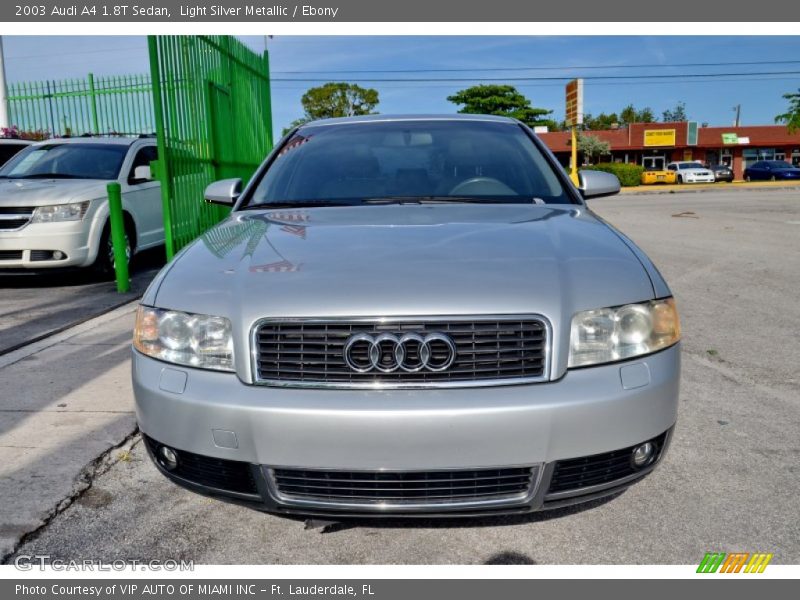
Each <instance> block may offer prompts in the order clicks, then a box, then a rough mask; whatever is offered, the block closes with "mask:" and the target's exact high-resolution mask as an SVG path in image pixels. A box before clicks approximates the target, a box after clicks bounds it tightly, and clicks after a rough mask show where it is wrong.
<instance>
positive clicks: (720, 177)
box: [708, 165, 733, 183]
mask: <svg viewBox="0 0 800 600" xmlns="http://www.w3.org/2000/svg"><path fill="white" fill-rule="evenodd" d="M708 170H709V171H711V172H712V173H714V181H727V182H728V183H730V182H732V181H733V169H731V168H730V167H729V166H728V165H709V167H708Z"/></svg>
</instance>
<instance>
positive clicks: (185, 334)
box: [133, 306, 233, 371]
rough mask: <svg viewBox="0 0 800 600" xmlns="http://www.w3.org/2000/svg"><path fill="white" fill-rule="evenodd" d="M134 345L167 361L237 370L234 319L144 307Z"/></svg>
mask: <svg viewBox="0 0 800 600" xmlns="http://www.w3.org/2000/svg"><path fill="white" fill-rule="evenodd" d="M133 346H134V348H136V349H137V350H138V351H139V352H141V353H142V354H146V355H147V356H152V357H153V358H158V359H160V360H164V361H167V362H171V363H175V364H179V365H186V366H189V367H197V368H200V369H214V370H217V371H233V338H232V337H231V322H230V321H229V320H228V319H226V318H225V317H212V316H210V315H197V314H192V313H185V312H180V311H175V310H163V309H160V308H152V307H150V306H140V307H139V310H137V311H136V325H135V326H134V330H133Z"/></svg>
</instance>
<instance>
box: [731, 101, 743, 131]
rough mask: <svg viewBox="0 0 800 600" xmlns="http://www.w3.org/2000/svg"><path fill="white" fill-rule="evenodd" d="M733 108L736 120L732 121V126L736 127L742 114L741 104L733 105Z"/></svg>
mask: <svg viewBox="0 0 800 600" xmlns="http://www.w3.org/2000/svg"><path fill="white" fill-rule="evenodd" d="M733 110H734V112H735V113H736V120H735V121H734V122H733V126H734V127H738V126H739V119H740V117H741V116H742V105H741V104H737V105H736V106H734V107H733Z"/></svg>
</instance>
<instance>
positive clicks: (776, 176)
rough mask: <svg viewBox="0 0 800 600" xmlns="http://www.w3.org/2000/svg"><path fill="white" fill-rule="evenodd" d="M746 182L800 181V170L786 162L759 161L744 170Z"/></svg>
mask: <svg viewBox="0 0 800 600" xmlns="http://www.w3.org/2000/svg"><path fill="white" fill-rule="evenodd" d="M744 179H745V181H778V180H783V179H800V168H798V167H793V166H792V165H790V164H789V163H788V162H786V161H785V160H759V161H758V162H755V163H753V164H752V165H750V166H749V167H747V168H746V169H745V170H744Z"/></svg>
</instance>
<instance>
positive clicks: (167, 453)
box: [158, 446, 178, 471]
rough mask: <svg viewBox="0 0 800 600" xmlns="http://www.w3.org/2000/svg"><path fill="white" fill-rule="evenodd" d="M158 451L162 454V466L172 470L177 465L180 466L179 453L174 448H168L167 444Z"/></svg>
mask: <svg viewBox="0 0 800 600" xmlns="http://www.w3.org/2000/svg"><path fill="white" fill-rule="evenodd" d="M158 453H159V454H160V455H161V456H160V461H159V462H160V463H161V466H162V467H164V468H165V469H168V470H169V471H172V470H173V469H174V468H175V467H177V466H178V453H177V452H175V450H173V449H172V448H167V447H166V446H161V448H160V449H159V451H158Z"/></svg>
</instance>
